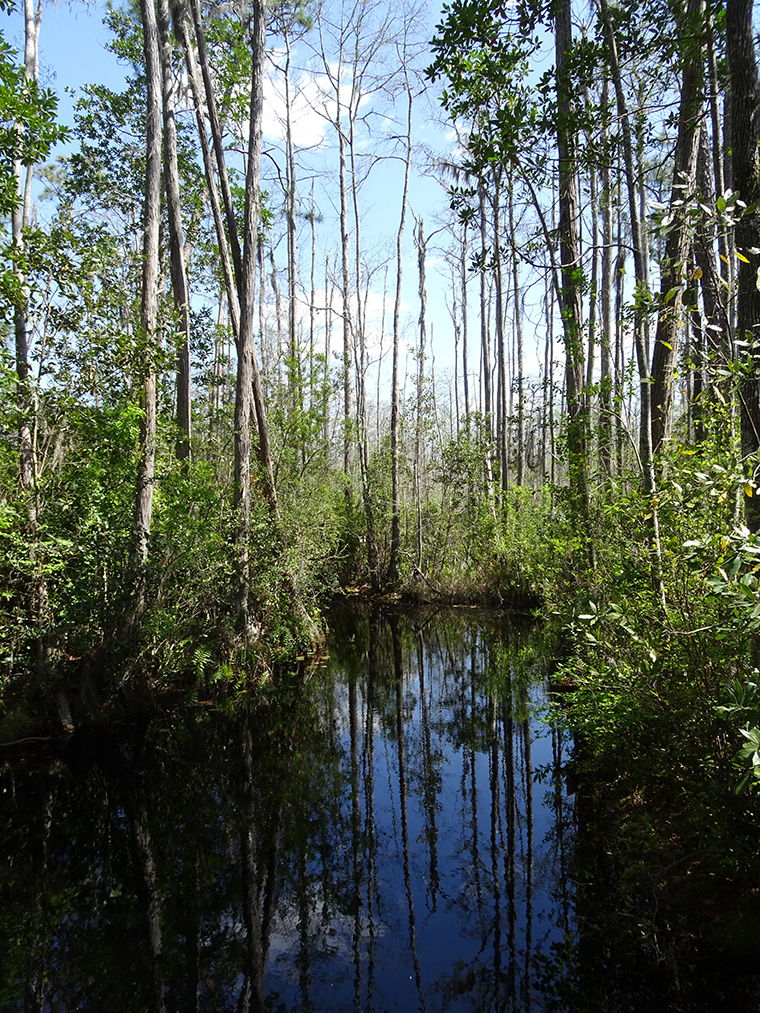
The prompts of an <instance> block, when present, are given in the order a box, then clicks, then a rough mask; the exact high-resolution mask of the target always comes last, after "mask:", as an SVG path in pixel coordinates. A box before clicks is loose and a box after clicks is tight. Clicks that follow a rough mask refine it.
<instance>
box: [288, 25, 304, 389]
mask: <svg viewBox="0 0 760 1013" xmlns="http://www.w3.org/2000/svg"><path fill="white" fill-rule="evenodd" d="M284 34H285V53H286V59H285V155H286V162H285V167H286V173H285V180H286V187H287V195H286V206H285V218H286V222H287V235H288V357H289V359H290V365H289V367H288V377H289V380H290V391H291V397H292V399H293V405H294V406H296V407H301V406H302V405H303V387H302V378H301V363H300V351H299V348H298V333H297V328H298V320H297V314H296V310H297V308H298V289H297V285H296V282H297V267H296V157H295V150H294V147H293V127H292V123H291V118H292V117H291V108H290V107H291V99H290V63H291V40H290V33H289V32H288V31H287V30H286V31H285V33H284Z"/></svg>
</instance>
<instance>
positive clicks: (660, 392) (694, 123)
mask: <svg viewBox="0 0 760 1013" xmlns="http://www.w3.org/2000/svg"><path fill="white" fill-rule="evenodd" d="M703 15H704V0H690V2H689V5H688V10H687V12H686V16H685V22H684V26H683V28H684V35H683V36H682V44H683V45H684V47H685V48H686V49H687V51H688V53H689V56H688V58H686V61H685V64H684V70H683V79H682V83H681V104H680V110H679V114H678V138H677V140H676V150H675V158H674V160H673V184H672V189H671V196H670V209H669V213H670V215H671V216H672V217H673V219H674V223H673V227H672V228H671V230H670V232H668V235H667V239H666V242H665V256H664V259H663V262H662V264H661V265H660V312H659V316H658V319H657V334H656V336H655V343H654V353H653V356H652V381H653V383H652V451H653V452H654V453H657V451H658V450H659V449H660V447H661V446H662V444H663V442H664V441H665V440H668V439H669V438H670V435H671V432H672V428H673V394H674V382H673V370H674V369H675V366H676V363H677V362H678V337H679V334H680V331H681V326H682V324H683V314H682V307H683V292H684V287H685V285H686V269H687V259H688V253H689V244H690V241H691V230H690V222H689V220H688V218H687V216H686V215H685V213H684V212H683V210H682V209H683V207H685V203H684V202H685V201H687V200H688V199H689V197H690V196H691V195H693V193H694V184H695V181H696V172H697V152H698V150H699V137H700V133H701V130H702V126H701V120H702V92H703V89H704V81H703V78H704V74H703V70H702V67H703V59H702V46H701V43H700V39H701V31H702V20H703ZM681 17H683V14H682V15H681ZM686 38H688V39H689V40H695V41H690V43H689V45H688V46H687V43H686V41H685V39H686Z"/></svg>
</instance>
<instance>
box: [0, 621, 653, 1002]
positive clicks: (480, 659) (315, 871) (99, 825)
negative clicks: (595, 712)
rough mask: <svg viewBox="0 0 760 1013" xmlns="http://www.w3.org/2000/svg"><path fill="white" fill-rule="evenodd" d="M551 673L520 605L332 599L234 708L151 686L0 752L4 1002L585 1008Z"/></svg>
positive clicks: (572, 824)
mask: <svg viewBox="0 0 760 1013" xmlns="http://www.w3.org/2000/svg"><path fill="white" fill-rule="evenodd" d="M546 685H547V678H546V671H545V668H544V664H543V661H542V650H541V644H540V630H537V629H536V628H534V627H531V626H529V625H526V624H525V623H524V622H516V621H515V620H510V619H509V618H508V617H505V616H503V615H500V616H496V615H483V614H480V613H475V612H472V611H470V610H458V611H449V612H447V613H442V614H436V613H432V612H427V613H415V614H413V615H407V616H404V615H401V614H398V613H385V612H382V611H380V610H379V609H363V610H343V611H339V612H336V613H335V614H334V615H333V617H332V620H331V636H330V644H329V649H328V656H327V657H325V659H324V661H323V663H322V664H321V665H319V666H318V667H316V668H313V669H311V670H310V671H309V672H308V673H306V675H304V676H303V677H300V676H299V677H298V678H294V679H287V678H284V677H281V678H280V679H279V680H278V682H277V683H276V684H274V685H270V686H265V687H264V688H263V689H262V690H261V691H260V693H258V694H257V696H256V698H257V700H258V701H259V702H258V703H257V704H256V705H255V706H253V705H247V704H242V703H241V702H240V700H239V699H237V700H236V699H235V698H234V697H227V696H221V697H220V696H219V695H217V696H215V697H214V699H213V700H211V699H205V698H204V692H203V691H201V690H199V691H198V693H197V694H196V695H195V697H194V698H191V699H190V700H189V701H187V700H185V699H183V701H182V702H181V704H180V703H178V702H176V701H175V702H172V703H169V702H167V700H166V698H164V697H161V698H159V701H158V702H156V704H155V705H154V706H153V707H152V708H150V709H149V710H147V711H146V712H145V713H143V714H141V716H140V717H139V718H138V719H134V718H133V719H130V720H129V721H122V722H119V723H117V724H114V723H113V722H111V723H108V724H107V725H103V724H100V725H95V726H93V727H91V728H89V729H81V730H80V731H78V732H77V733H76V734H75V735H74V737H73V738H72V739H71V741H70V742H68V743H67V745H66V747H65V748H64V749H62V750H61V751H60V754H59V755H57V756H51V755H50V753H49V751H42V752H37V753H35V752H33V751H32V752H31V753H30V755H28V756H26V757H22V758H18V757H17V758H15V759H14V760H13V761H12V762H10V763H7V764H6V766H5V768H4V769H3V770H2V772H1V773H0V817H1V818H2V821H3V822H2V826H3V836H2V850H1V853H0V1009H3V1010H22V1009H24V1010H40V1011H42V1010H50V1011H58V1010H61V1011H69V1010H96V1011H100V1010H119V1011H125V1013H132V1011H135V1013H137V1011H140V1013H142V1011H154V1010H155V1011H163V1010H166V1011H172V1010H193V1011H202V1013H206V1011H215V1010H234V1011H244V1010H262V1009H266V1010H271V1011H275V1013H280V1011H283V1013H284V1011H315V1013H322V1011H330V1013H332V1011H344V1010H345V1011H350V1010H362V1011H365V1010H366V1011H377V1013H382V1011H386V1010H401V1011H413V1010H419V1011H425V1013H436V1011H475V1010H478V1011H492V1010H501V1011H523V1010H524V1011H542V1010H547V1011H549V1010H556V1011H566V1010H567V1011H573V1010H580V1009H585V1008H586V1007H585V1006H583V1005H582V1004H581V1005H579V1001H580V1000H579V999H578V996H579V995H582V994H583V993H584V991H585V990H587V986H588V983H589V982H590V981H592V980H593V979H594V977H595V970H594V969H595V968H598V969H599V970H600V971H601V970H602V968H603V965H604V961H605V959H606V958H605V952H607V954H608V955H609V951H608V950H607V951H605V949H604V947H605V946H606V941H604V940H603V941H602V948H601V950H598V952H593V953H591V952H586V953H585V955H584V966H585V969H586V970H585V971H584V972H582V973H581V974H580V975H579V970H578V955H579V953H583V950H582V947H581V948H579V938H580V935H581V933H580V932H579V915H578V910H579V906H578V896H577V886H576V883H577V880H576V877H575V871H574V870H575V864H576V863H575V859H574V854H575V849H576V847H577V841H578V839H577V813H576V805H577V804H578V803H577V802H576V799H575V797H574V796H573V795H571V794H569V793H568V791H567V788H566V783H565V778H564V777H563V771H564V769H565V766H566V763H567V760H568V758H569V756H570V754H571V752H572V742H571V740H570V738H569V736H568V733H567V732H563V731H561V730H560V728H558V727H557V725H556V724H555V723H554V722H553V721H552V720H551V719H550V708H549V705H548V700H547V688H546ZM262 698H263V702H261V701H262ZM594 945H595V946H596V945H597V944H596V943H595V944H594ZM584 975H585V977H584ZM579 982H580V985H579ZM592 991H593V989H592ZM634 992H635V990H634ZM591 994H592V993H591V992H589V1003H590V1005H589V1006H588V1008H589V1009H591V1008H594V1009H597V1010H598V1009H599V1008H601V1007H600V1006H599V1005H597V1002H598V999H599V996H598V995H596V996H595V997H594V998H591ZM568 996H569V997H570V998H568ZM573 997H574V998H573ZM607 1000H608V1005H606V1006H605V1009H608V1010H613V1009H635V1008H636V1006H635V1004H633V1005H632V1004H631V999H630V994H628V995H627V997H626V999H625V1000H624V1001H623V1000H620V999H614V1000H613V998H612V997H610V996H608V997H607ZM644 1008H647V1009H649V1008H651V1006H646V1007H645V1006H641V1009H644ZM663 1008H665V1007H663Z"/></svg>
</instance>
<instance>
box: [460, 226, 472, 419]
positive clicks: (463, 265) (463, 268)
mask: <svg viewBox="0 0 760 1013" xmlns="http://www.w3.org/2000/svg"><path fill="white" fill-rule="evenodd" d="M459 270H460V283H461V286H462V382H463V385H464V416H465V419H466V420H467V421H466V429H467V432H469V429H470V408H471V405H470V375H469V373H468V371H467V226H466V225H465V224H464V223H462V239H461V246H460V254H459Z"/></svg>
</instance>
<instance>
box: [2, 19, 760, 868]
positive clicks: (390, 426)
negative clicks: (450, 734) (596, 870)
mask: <svg viewBox="0 0 760 1013" xmlns="http://www.w3.org/2000/svg"><path fill="white" fill-rule="evenodd" d="M4 6H5V9H6V10H10V5H9V4H8V2H7V0H6V3H5V4H4ZM19 13H20V11H19V12H16V13H15V14H13V12H12V11H11V15H12V17H14V18H15V20H14V21H12V22H9V24H11V25H18V24H19V22H18V15H19ZM45 13H46V12H44V11H43V10H42V6H41V4H40V5H39V6H37V7H35V6H34V4H33V2H32V0H25V4H24V20H23V25H24V30H23V38H22V44H21V47H20V49H19V50H16V49H15V48H14V46H13V45H12V44H11V43H9V42H6V41H3V43H2V47H1V48H0V69H1V70H2V74H1V75H0V103H1V104H2V108H3V119H2V129H1V130H0V155H2V177H1V179H0V182H1V183H2V186H1V187H0V201H1V202H2V205H1V208H0V210H2V214H3V216H4V222H5V231H4V234H3V239H2V242H3V267H2V273H1V274H0V283H1V284H2V286H3V300H2V304H3V307H4V323H3V327H4V333H5V342H4V346H3V353H2V362H1V366H2V369H1V372H0V384H1V385H2V409H1V413H0V427H2V436H3V439H2V443H1V444H0V475H1V478H0V490H1V491H0V542H1V544H2V552H1V554H0V571H1V574H2V584H1V590H0V595H1V596H2V613H1V614H0V679H1V680H2V683H1V685H2V703H1V705H0V706H1V707H2V715H1V717H2V729H3V733H2V734H3V738H4V739H6V740H8V739H13V738H14V737H16V736H18V735H20V734H22V732H24V731H25V730H26V729H28V728H29V727H30V725H32V726H34V725H38V724H39V723H40V722H41V721H42V722H43V723H44V722H47V723H48V724H52V725H56V724H58V725H59V726H60V725H61V724H62V725H63V726H65V727H67V728H71V727H72V725H73V724H74V723H76V722H77V721H78V720H79V719H80V718H81V716H82V715H86V714H88V713H92V712H93V711H96V710H97V709H98V708H99V707H100V706H102V705H103V704H104V701H107V700H111V699H113V697H114V695H115V694H116V693H117V691H123V690H124V688H125V687H127V686H130V685H134V684H135V683H140V684H144V683H146V682H147V683H150V684H152V685H167V684H169V685H178V684H179V685H186V686H189V687H195V690H196V691H197V690H198V689H199V687H203V689H204V692H210V691H212V690H213V688H214V687H220V686H221V687H224V686H227V685H228V684H229V683H232V684H233V685H237V686H242V685H245V684H251V683H254V684H256V683H258V682H263V681H266V680H268V679H269V677H270V674H271V673H272V672H273V671H276V669H277V667H278V666H282V665H283V664H286V663H290V662H293V661H294V660H295V659H296V658H303V656H304V655H305V654H308V653H309V652H310V651H311V650H312V649H313V648H314V646H315V645H316V643H317V642H318V640H319V609H320V606H321V605H322V604H323V603H324V602H325V601H327V600H328V599H329V598H331V597H332V596H333V595H334V594H335V593H336V592H340V591H341V590H342V589H346V588H349V587H356V586H366V587H368V588H370V589H371V590H372V591H374V592H380V591H385V592H386V593H392V594H395V595H404V596H406V597H407V598H409V597H416V598H419V597H424V598H437V599H439V600H441V599H443V600H449V601H460V602H462V601H466V602H475V601H480V602H483V601H488V602H491V603H499V604H502V605H504V604H512V605H521V606H523V607H526V606H530V607H534V608H535V607H539V606H540V608H541V609H542V611H543V614H544V615H545V616H546V617H548V618H549V619H550V620H551V625H550V628H551V630H553V631H554V633H553V634H552V639H551V640H550V644H551V646H550V651H551V654H552V656H553V658H554V659H555V660H556V659H561V660H562V664H563V667H562V668H561V669H560V672H559V674H558V675H556V682H557V684H558V685H562V686H566V687H572V688H573V690H574V693H573V704H572V709H571V714H572V717H571V721H572V724H573V727H574V729H575V730H576V732H577V734H578V735H579V737H580V738H581V741H583V742H584V743H586V744H587V746H586V753H585V754H584V755H585V756H586V762H587V763H588V764H589V765H590V766H589V769H596V768H595V767H594V764H595V763H596V764H598V763H600V762H603V763H604V765H605V767H606V770H607V774H608V777H607V779H606V781H605V783H606V784H607V786H608V788H609V786H610V783H611V777H612V779H614V777H617V778H618V788H619V791H618V793H617V795H614V793H613V794H612V795H610V796H609V797H610V798H613V797H614V798H617V799H618V801H619V802H620V800H621V799H622V800H625V801H626V804H627V805H628V807H629V808H630V809H631V810H634V809H635V810H636V811H637V812H638V813H645V816H643V817H641V818H640V819H639V820H638V821H636V820H629V821H628V823H627V826H628V831H627V832H628V833H629V834H632V835H633V839H632V849H633V850H636V853H637V854H641V853H642V852H643V853H646V849H647V848H649V847H651V846H652V840H651V835H650V834H649V830H648V829H647V828H650V829H651V825H652V821H653V820H654V818H655V817H654V816H653V813H654V812H656V811H657V807H658V806H663V807H667V808H668V811H669V812H671V814H672V808H673V805H674V804H675V805H676V806H677V807H680V811H679V818H680V820H681V823H680V826H681V830H680V836H681V838H682V840H688V839H689V838H690V835H693V836H695V837H700V835H701V838H702V839H703V838H704V832H705V827H708V826H709V827H711V828H712V827H715V826H719V828H720V829H719V830H718V831H714V832H715V834H717V835H718V837H719V840H718V842H717V845H716V848H715V851H714V853H712V852H711V859H710V861H713V860H714V861H715V862H716V863H717V864H718V867H719V868H720V870H721V874H723V873H724V872H725V871H726V870H725V865H726V863H729V864H731V863H733V865H732V868H733V869H734V870H735V868H737V867H738V866H739V865H740V864H741V863H740V859H739V858H738V857H737V851H736V850H735V849H728V848H726V847H725V836H724V835H726V834H728V833H733V832H734V830H733V829H729V828H735V826H736V823H735V821H736V820H738V821H740V822H741V821H743V820H746V819H747V817H748V816H749V817H750V818H754V817H753V815H752V808H751V802H748V801H746V799H745V800H744V801H742V802H740V803H737V805H738V808H735V809H731V805H732V803H729V802H727V801H726V796H727V793H728V791H729V788H730V786H731V784H732V783H733V782H736V781H737V779H739V777H741V780H740V781H739V787H740V788H741V789H742V790H743V789H745V788H747V786H748V785H751V784H754V783H756V782H757V781H758V774H759V773H760V728H759V727H758V726H759V725H760V694H759V693H758V689H757V685H758V678H757V674H758V673H757V668H756V667H755V665H756V661H757V657H756V655H757V631H758V624H760V597H759V596H758V579H757V575H756V574H757V570H758V568H760V558H759V557H760V543H759V542H758V539H757V535H756V533H755V532H756V529H757V527H758V518H759V515H758V512H757V509H756V507H755V503H756V501H757V481H756V480H757V466H758V455H757V451H758V443H759V442H760V387H759V385H758V377H759V375H760V374H759V372H758V366H759V363H758V355H757V349H756V341H757V338H756V329H757V325H758V322H760V291H759V290H758V285H759V283H758V277H759V276H758V263H760V261H758V257H759V256H760V235H758V211H757V209H758V202H760V172H759V170H758V136H759V135H760V85H759V84H758V72H757V63H756V37H755V31H754V27H753V23H752V5H751V3H748V2H746V0H729V2H728V3H726V4H725V5H724V4H722V3H709V4H708V3H705V2H702V0H689V2H688V4H683V3H680V2H660V0H653V2H647V3H636V4H632V3H627V2H626V3H618V4H616V5H614V6H610V5H609V4H608V2H607V0H599V2H598V3H596V4H592V5H588V6H585V5H582V4H572V3H571V2H570V0H556V3H554V4H553V5H551V6H546V5H540V4H531V3H518V4H515V5H501V4H499V3H489V4H483V3H472V2H468V0H455V2H453V3H451V4H450V5H449V6H447V7H446V8H444V11H443V13H442V15H441V21H440V24H439V25H438V26H437V27H435V28H434V29H432V31H431V27H430V22H429V20H428V15H429V12H428V11H427V10H426V9H424V8H416V7H414V6H411V5H408V4H406V5H405V4H404V3H399V4H398V5H397V6H392V5H387V4H379V3H375V2H373V0H356V2H354V3H344V4H330V3H325V4H323V5H321V6H317V5H314V6H313V7H312V6H306V5H303V6H301V5H300V4H293V5H288V4H273V5H270V6H269V7H265V6H264V4H263V3H262V2H261V0H252V3H251V4H250V5H245V4H234V3H231V4H229V5H210V6H206V5H203V4H201V3H200V0H189V3H188V4H182V3H179V2H177V3H173V4H170V3H168V0H141V3H140V6H139V9H138V8H137V7H134V8H132V9H117V8H112V9H108V10H107V12H106V15H105V17H106V23H107V25H108V27H109V31H110V33H111V42H110V43H109V45H110V46H111V48H112V50H113V52H114V54H115V55H116V56H118V58H119V59H120V60H121V61H122V65H123V67H124V68H125V76H124V80H123V82H121V83H118V82H117V83H114V82H111V83H110V84H109V85H106V84H104V83H102V82H95V83H93V84H91V85H87V86H86V87H84V88H83V89H82V90H81V93H80V94H79V95H78V96H76V98H75V100H74V104H73V111H72V115H71V122H70V123H69V124H68V125H67V126H66V127H61V126H60V125H59V124H58V122H57V119H56V107H57V100H56V96H55V94H54V93H53V91H51V90H50V89H49V88H48V87H47V86H46V81H45V76H44V75H45V73H47V71H46V70H45V67H44V61H43V60H42V59H41V55H40V48H39V40H40V32H41V31H44V27H45ZM436 13H437V12H436ZM59 16H60V15H59ZM11 31H13V29H11ZM8 34H9V33H8V32H6V37H7V36H8ZM431 37H432V41H431ZM53 70H55V68H53ZM434 107H435V108H440V110H441V113H440V115H441V116H443V117H445V119H443V120H442V122H441V125H440V126H437V125H435V126H433V125H432V124H433V118H434V113H433V111H432V110H433V108H434ZM56 145H58V146H59V147H56ZM435 186H438V188H439V193H440V195H441V196H440V200H439V201H438V203H437V204H436V201H435V199H434V198H433V197H432V196H431V194H432V191H433V188H434V187H435ZM726 718H728V719H729V724H726V723H725V719H726ZM742 741H743V742H744V745H743V746H742V748H741V749H740V752H739V755H738V759H735V758H734V754H735V753H736V748H737V745H739V744H740V743H741V742H742ZM632 757H639V758H642V757H643V758H646V760H647V762H648V763H649V765H650V766H649V771H648V772H649V774H652V773H654V774H656V775H659V774H663V779H661V780H660V781H659V782H658V781H657V779H656V777H655V778H653V779H651V780H650V781H649V782H648V784H649V787H648V788H644V787H642V783H643V782H641V783H640V782H639V781H638V780H637V779H636V778H633V780H634V782H635V783H633V784H632V783H631V779H632V777H633V775H632V773H631V769H632V760H631V758H632ZM676 757H677V759H676ZM737 764H738V768H737V766H736V765H737ZM611 772H612V773H611ZM706 772H709V773H710V775H711V776H710V778H706V777H705V773H706ZM674 783H676V784H677V785H678V792H677V793H676V795H675V796H674V795H673V792H672V791H671V790H670V789H671V788H672V786H673V784H674ZM657 784H660V785H667V786H669V788H668V791H667V792H665V793H664V794H663V790H662V788H661V787H660V788H656V787H652V786H653V785H657ZM666 796H667V797H666ZM674 797H675V798H676V799H677V800H678V801H676V802H675V803H674ZM717 809H719V810H720V812H721V814H722V817H721V820H715V819H714V818H713V814H714V813H715V812H716V811H717ZM741 825H742V826H744V824H743V823H742V824H741ZM745 829H746V828H745ZM711 832H712V831H711ZM742 833H744V831H743V832H742ZM744 839H746V838H744ZM660 843H662V842H661V841H660ZM710 868H711V869H712V868H713V867H712V866H711V867H710ZM710 874H711V875H713V874H714V872H710Z"/></svg>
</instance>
